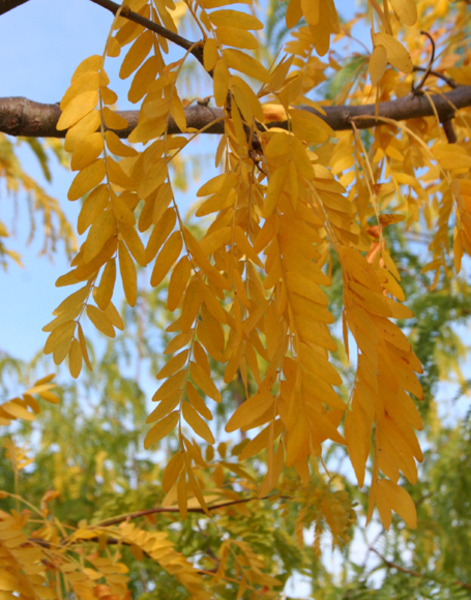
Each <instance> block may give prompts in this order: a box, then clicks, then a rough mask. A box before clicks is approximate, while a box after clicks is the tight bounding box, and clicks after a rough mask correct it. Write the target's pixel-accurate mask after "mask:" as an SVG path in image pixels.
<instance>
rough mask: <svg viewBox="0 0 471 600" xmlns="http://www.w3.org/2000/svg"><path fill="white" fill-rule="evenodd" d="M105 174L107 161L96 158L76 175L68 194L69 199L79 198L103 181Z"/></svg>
mask: <svg viewBox="0 0 471 600" xmlns="http://www.w3.org/2000/svg"><path fill="white" fill-rule="evenodd" d="M105 175H106V167H105V161H104V160H103V159H98V160H96V161H95V162H93V163H92V164H91V165H88V167H85V169H84V170H83V171H80V173H78V174H77V175H76V176H75V179H74V180H73V181H72V185H71V186H70V189H69V192H68V194H67V198H68V199H69V200H78V199H79V198H81V197H82V196H84V195H85V194H86V193H87V192H89V191H90V190H92V189H93V188H94V187H96V186H97V185H98V184H99V183H101V182H102V181H103V178H104V177H105Z"/></svg>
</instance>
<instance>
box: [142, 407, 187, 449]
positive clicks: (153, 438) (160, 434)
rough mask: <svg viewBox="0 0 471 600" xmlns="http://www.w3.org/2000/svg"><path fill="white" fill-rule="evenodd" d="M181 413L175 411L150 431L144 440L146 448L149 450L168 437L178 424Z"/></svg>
mask: <svg viewBox="0 0 471 600" xmlns="http://www.w3.org/2000/svg"><path fill="white" fill-rule="evenodd" d="M178 419H179V412H178V411H174V412H172V413H170V414H169V415H167V416H166V417H165V418H164V419H162V420H161V421H159V422H158V423H156V424H155V425H154V426H153V427H151V429H149V431H148V432H147V435H146V437H145V440H144V448H145V449H146V450H148V449H149V448H150V447H151V446H152V445H153V444H156V443H157V442H159V441H160V440H161V439H162V438H164V437H165V436H167V435H168V434H169V433H170V432H171V431H173V429H174V428H175V426H176V424H177V423H178Z"/></svg>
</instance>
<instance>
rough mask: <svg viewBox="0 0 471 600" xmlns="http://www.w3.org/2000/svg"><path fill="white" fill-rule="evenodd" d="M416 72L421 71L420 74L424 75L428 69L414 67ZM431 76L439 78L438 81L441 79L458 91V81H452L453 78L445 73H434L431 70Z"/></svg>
mask: <svg viewBox="0 0 471 600" xmlns="http://www.w3.org/2000/svg"><path fill="white" fill-rule="evenodd" d="M414 71H420V72H422V73H424V72H425V71H427V68H425V67H414ZM429 75H433V76H434V77H437V79H441V80H442V81H444V82H445V83H447V84H448V85H449V86H450V87H451V88H452V89H456V88H457V87H458V84H457V83H456V81H455V80H454V79H452V78H451V77H448V75H444V74H443V73H439V72H438V71H434V70H433V69H431V70H430V71H429Z"/></svg>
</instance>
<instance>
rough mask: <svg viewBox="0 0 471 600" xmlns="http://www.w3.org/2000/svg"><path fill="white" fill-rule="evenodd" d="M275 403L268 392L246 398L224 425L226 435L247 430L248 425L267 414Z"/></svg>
mask: <svg viewBox="0 0 471 600" xmlns="http://www.w3.org/2000/svg"><path fill="white" fill-rule="evenodd" d="M274 402H275V398H274V397H273V395H272V394H270V393H269V392H265V393H261V394H257V395H255V396H252V397H251V398H248V399H247V400H245V401H244V402H242V404H241V405H240V406H239V408H238V409H237V410H236V411H235V413H234V414H233V415H232V417H231V418H230V419H229V421H228V422H227V424H226V427H225V430H226V431H227V432H228V433H231V432H232V431H236V429H242V428H243V429H244V431H245V430H246V429H249V427H248V426H249V425H250V424H251V423H253V422H254V421H255V420H256V419H258V418H259V417H260V416H262V415H263V414H264V413H265V412H267V411H268V410H269V409H270V408H271V407H272V406H273V403H274Z"/></svg>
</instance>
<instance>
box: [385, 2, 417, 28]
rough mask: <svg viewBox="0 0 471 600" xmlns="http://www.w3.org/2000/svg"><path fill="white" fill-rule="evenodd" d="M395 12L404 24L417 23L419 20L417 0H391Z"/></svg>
mask: <svg viewBox="0 0 471 600" xmlns="http://www.w3.org/2000/svg"><path fill="white" fill-rule="evenodd" d="M389 1H390V2H391V6H392V7H393V10H394V12H395V13H396V15H397V16H398V17H399V20H400V21H402V22H403V23H404V25H409V26H412V25H415V23H416V21H417V7H416V5H415V0H389Z"/></svg>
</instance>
